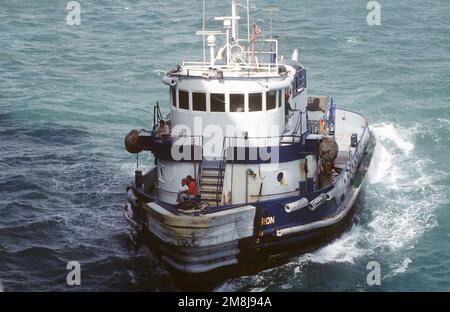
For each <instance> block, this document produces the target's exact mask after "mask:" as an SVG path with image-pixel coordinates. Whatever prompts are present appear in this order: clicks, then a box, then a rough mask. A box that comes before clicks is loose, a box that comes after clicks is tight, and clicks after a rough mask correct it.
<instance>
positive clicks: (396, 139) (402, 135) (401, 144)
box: [372, 123, 414, 154]
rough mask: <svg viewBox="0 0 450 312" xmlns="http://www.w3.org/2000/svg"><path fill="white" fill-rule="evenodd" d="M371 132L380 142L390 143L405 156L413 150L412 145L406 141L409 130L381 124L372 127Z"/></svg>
mask: <svg viewBox="0 0 450 312" xmlns="http://www.w3.org/2000/svg"><path fill="white" fill-rule="evenodd" d="M372 130H373V131H374V132H375V135H376V136H377V138H378V139H379V140H381V141H391V142H393V143H394V144H395V145H396V146H397V147H398V148H399V149H400V150H402V151H403V153H405V154H409V153H411V152H412V151H413V149H414V144H413V143H411V142H409V141H408V138H407V137H408V134H409V130H408V129H404V128H400V127H398V126H396V125H394V124H387V123H381V124H378V125H374V126H373V127H372Z"/></svg>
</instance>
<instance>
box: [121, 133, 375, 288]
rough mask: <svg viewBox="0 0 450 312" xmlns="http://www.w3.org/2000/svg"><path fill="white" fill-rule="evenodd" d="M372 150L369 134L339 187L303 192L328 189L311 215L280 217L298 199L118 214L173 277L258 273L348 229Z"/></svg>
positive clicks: (141, 206)
mask: <svg viewBox="0 0 450 312" xmlns="http://www.w3.org/2000/svg"><path fill="white" fill-rule="evenodd" d="M374 147H375V139H374V137H373V135H372V134H370V137H369V139H368V140H366V142H365V146H363V147H362V148H361V153H360V154H359V157H358V159H356V160H355V165H354V166H353V170H351V169H352V168H350V170H349V172H348V173H347V175H343V181H342V182H341V185H339V184H335V185H333V187H330V188H329V189H323V190H319V191H318V192H316V193H314V194H309V197H310V198H314V197H316V196H318V195H320V194H321V193H322V194H324V193H326V192H327V193H330V192H333V191H334V192H335V193H334V196H335V198H334V199H333V200H328V201H326V202H324V203H322V204H321V205H320V207H319V208H318V209H317V210H315V211H309V210H308V209H304V212H297V216H296V218H294V215H289V216H288V217H289V218H288V219H286V216H285V215H286V212H285V211H284V209H281V208H280V206H281V207H283V206H284V205H285V204H286V203H287V202H292V201H295V200H298V198H301V197H297V198H285V199H279V200H275V201H268V202H260V203H252V204H246V205H241V206H238V207H232V208H230V209H225V210H221V211H218V212H214V213H207V214H189V213H174V212H171V211H169V210H168V209H165V208H164V207H163V205H162V204H161V203H157V202H145V201H143V200H142V198H141V199H140V200H139V201H138V202H136V204H135V205H133V204H130V203H129V204H128V205H127V206H126V208H125V211H124V214H125V217H126V218H127V220H129V221H130V224H132V225H133V227H134V228H135V229H137V230H142V231H144V232H146V233H147V234H149V238H150V241H151V245H152V246H153V247H154V249H155V250H157V251H158V253H159V255H160V256H161V260H162V262H163V263H164V264H165V265H166V266H167V267H168V269H169V270H170V271H171V272H173V274H174V275H176V276H179V277H180V276H183V277H184V276H186V275H189V276H192V275H195V276H197V277H200V276H201V277H202V278H209V277H210V276H213V275H216V276H220V275H223V274H228V275H229V273H230V272H234V273H236V272H237V274H245V273H246V272H248V271H255V270H256V271H259V270H262V269H264V268H267V267H271V266H274V265H278V264H279V263H280V262H281V263H282V262H283V261H285V260H286V259H289V257H291V256H293V255H296V254H300V253H303V252H307V251H309V250H312V249H315V248H317V247H320V246H321V245H323V244H324V243H327V242H329V241H330V240H332V239H334V238H336V237H337V236H339V235H340V234H342V232H343V231H345V230H346V229H347V228H348V226H349V225H350V224H351V223H352V219H353V218H352V216H353V211H354V208H355V207H354V203H355V201H356V198H357V197H358V194H359V193H360V191H361V187H362V185H363V182H364V179H365V177H366V174H367V170H368V168H369V166H370V162H371V160H372V156H373V152H374ZM345 178H346V179H345ZM344 182H345V183H344ZM342 185H344V186H345V187H342ZM339 186H340V188H339ZM137 194H138V196H137V197H138V198H139V197H140V196H139V192H137ZM137 216H140V218H136V217H137ZM312 216H316V219H313V218H312ZM283 218H284V219H283ZM278 220H280V221H281V222H280V221H278ZM286 220H290V221H291V222H286ZM292 221H293V222H292ZM226 272H228V273H226ZM181 280H184V278H181Z"/></svg>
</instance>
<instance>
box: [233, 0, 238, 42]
mask: <svg viewBox="0 0 450 312" xmlns="http://www.w3.org/2000/svg"><path fill="white" fill-rule="evenodd" d="M237 17H238V1H237V0H232V1H231V21H232V24H231V37H232V38H233V40H234V41H236V40H238V39H239V24H238V18H237Z"/></svg>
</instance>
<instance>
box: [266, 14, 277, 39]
mask: <svg viewBox="0 0 450 312" xmlns="http://www.w3.org/2000/svg"><path fill="white" fill-rule="evenodd" d="M264 11H266V12H269V20H270V26H269V38H270V39H273V36H272V12H278V11H280V8H278V7H268V8H265V9H264Z"/></svg>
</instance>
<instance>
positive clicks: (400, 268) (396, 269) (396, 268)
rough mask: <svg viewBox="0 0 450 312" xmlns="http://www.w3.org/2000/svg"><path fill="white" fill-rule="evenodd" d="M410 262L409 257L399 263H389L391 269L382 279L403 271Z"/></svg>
mask: <svg viewBox="0 0 450 312" xmlns="http://www.w3.org/2000/svg"><path fill="white" fill-rule="evenodd" d="M410 263H412V260H411V259H410V258H406V259H405V260H403V262H402V263H400V264H399V265H391V268H393V270H392V271H391V272H389V273H388V274H386V275H385V276H383V279H386V278H391V277H394V276H396V275H397V274H401V273H405V272H406V271H407V269H408V266H409V264H410Z"/></svg>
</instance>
